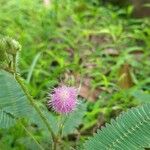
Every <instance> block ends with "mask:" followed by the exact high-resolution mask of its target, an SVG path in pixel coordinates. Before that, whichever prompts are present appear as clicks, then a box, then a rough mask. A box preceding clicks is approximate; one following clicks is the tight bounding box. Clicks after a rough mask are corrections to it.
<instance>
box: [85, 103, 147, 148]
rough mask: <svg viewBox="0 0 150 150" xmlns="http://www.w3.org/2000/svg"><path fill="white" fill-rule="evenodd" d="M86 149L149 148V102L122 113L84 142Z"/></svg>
mask: <svg viewBox="0 0 150 150" xmlns="http://www.w3.org/2000/svg"><path fill="white" fill-rule="evenodd" d="M84 147H85V149H86V150H144V148H150V103H147V104H145V105H143V106H140V107H137V108H132V109H130V110H129V111H128V112H126V113H122V114H121V115H120V116H119V117H118V118H117V119H116V120H111V124H106V127H103V128H102V129H101V130H98V131H97V134H95V135H94V137H92V138H89V140H87V142H86V143H85V144H84Z"/></svg>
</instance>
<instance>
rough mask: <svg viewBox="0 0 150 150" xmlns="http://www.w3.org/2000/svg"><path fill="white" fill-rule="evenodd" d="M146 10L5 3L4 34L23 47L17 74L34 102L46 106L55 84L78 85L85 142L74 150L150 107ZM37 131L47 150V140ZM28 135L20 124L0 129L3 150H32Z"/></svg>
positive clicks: (132, 4) (93, 2)
mask: <svg viewBox="0 0 150 150" xmlns="http://www.w3.org/2000/svg"><path fill="white" fill-rule="evenodd" d="M149 6H150V5H149V3H148V1H146V0H145V1H144V2H142V1H140V0H139V1H134V0H132V1H125V0H124V1H115V0H109V1H106V0H49V1H46V0H45V1H42V0H32V1H31V0H8V1H6V0H0V35H1V36H10V37H12V38H14V39H16V40H18V41H19V42H20V44H21V45H22V51H21V52H20V54H19V56H18V59H19V60H20V61H18V62H19V63H18V66H19V67H18V68H19V69H18V71H19V72H20V73H21V75H22V77H23V78H24V79H25V82H26V84H27V86H28V88H29V91H30V93H31V95H32V96H33V97H34V98H35V100H36V103H37V104H38V105H45V104H46V102H47V93H48V92H49V91H51V90H52V88H54V87H56V86H58V85H62V84H66V85H75V86H76V87H79V85H81V89H80V95H79V96H80V97H81V98H82V99H83V100H84V101H86V103H87V112H86V115H85V117H84V119H83V121H82V125H81V126H80V127H79V128H78V134H80V140H78V138H77V135H76V134H75V135H70V136H68V138H67V139H66V143H67V144H68V143H69V145H72V147H74V148H75V149H76V147H77V145H80V144H81V143H83V142H84V140H85V139H86V137H87V136H89V135H92V133H93V132H95V131H96V129H97V128H99V127H101V126H102V125H104V123H105V122H106V121H107V122H109V121H110V119H111V118H115V117H116V116H117V115H118V114H119V113H120V112H122V111H126V110H127V109H128V108H130V107H133V106H136V105H138V104H141V103H145V102H148V101H149V100H150V18H149V16H148V15H149V14H148V12H149V10H150V8H149ZM34 132H35V133H34V134H35V136H37V137H38V138H39V139H42V141H43V143H44V142H45V140H44V139H45V135H43V134H42V132H40V131H34ZM24 136H25V132H24V131H23V130H22V129H20V128H19V127H18V126H17V125H16V126H15V127H13V128H11V129H9V130H8V131H4V130H0V147H2V150H3V149H4V150H9V149H13V150H20V149H22V150H24V149H28V148H26V146H24V145H25V144H24V142H23V141H22V142H20V139H22V137H24ZM72 138H75V139H76V140H72ZM44 144H45V149H48V143H47V142H45V143H44ZM31 145H32V144H31ZM0 149H1V148H0ZM29 149H30V148H29ZM33 149H35V148H33ZM64 149H68V148H64Z"/></svg>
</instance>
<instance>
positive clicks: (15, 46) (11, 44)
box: [5, 37, 21, 55]
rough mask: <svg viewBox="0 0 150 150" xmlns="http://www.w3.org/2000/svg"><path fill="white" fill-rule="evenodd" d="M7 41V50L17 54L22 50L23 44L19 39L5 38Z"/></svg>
mask: <svg viewBox="0 0 150 150" xmlns="http://www.w3.org/2000/svg"><path fill="white" fill-rule="evenodd" d="M5 41H6V52H7V53H8V54H11V55H16V54H17V52H18V51H20V50H21V45H20V44H19V42H18V41H16V40H14V39H12V38H9V37H7V38H5Z"/></svg>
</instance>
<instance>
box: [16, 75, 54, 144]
mask: <svg viewBox="0 0 150 150" xmlns="http://www.w3.org/2000/svg"><path fill="white" fill-rule="evenodd" d="M15 77H16V80H17V81H18V83H19V84H20V86H21V87H22V89H23V91H24V93H25V94H26V96H27V98H28V100H29V101H30V103H31V105H32V106H33V107H34V108H35V110H36V111H37V112H38V114H39V115H40V117H41V119H42V121H43V122H44V123H45V125H46V126H47V129H48V131H49V132H50V134H51V136H52V139H53V142H55V139H56V137H55V134H54V133H53V131H52V129H51V126H50V125H49V123H48V121H47V118H46V117H45V116H44V115H43V113H42V111H41V110H40V109H39V108H38V107H37V105H36V104H35V103H34V99H33V98H32V96H31V95H30V94H29V92H28V90H27V89H26V87H25V85H24V84H23V82H22V79H21V77H20V76H19V75H17V74H16V76H15ZM53 144H54V143H53ZM53 147H54V146H53Z"/></svg>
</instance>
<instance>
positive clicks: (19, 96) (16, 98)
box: [0, 70, 32, 128]
mask: <svg viewBox="0 0 150 150" xmlns="http://www.w3.org/2000/svg"><path fill="white" fill-rule="evenodd" d="M0 112H1V113H0V127H1V128H7V127H10V126H12V125H14V123H15V120H19V119H21V118H23V117H29V116H30V114H32V106H31V104H30V103H29V101H28V99H27V98H26V96H25V94H24V92H23V91H22V89H21V87H20V86H19V84H18V83H17V82H16V81H15V79H14V77H13V75H11V74H10V73H7V72H5V71H3V70H1V71H0Z"/></svg>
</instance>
